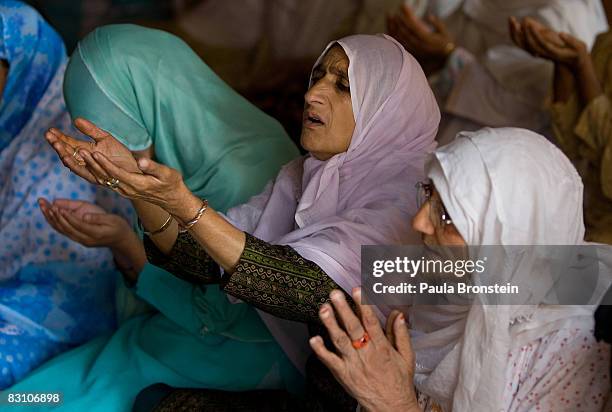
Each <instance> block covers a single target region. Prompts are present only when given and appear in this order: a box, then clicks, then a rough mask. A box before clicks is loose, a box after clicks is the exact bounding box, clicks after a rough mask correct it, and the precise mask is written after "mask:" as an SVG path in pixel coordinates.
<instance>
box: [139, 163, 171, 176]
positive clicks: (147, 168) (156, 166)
mask: <svg viewBox="0 0 612 412" xmlns="http://www.w3.org/2000/svg"><path fill="white" fill-rule="evenodd" d="M138 168H139V169H140V170H141V171H142V173H144V174H147V175H151V176H153V177H156V178H158V179H160V180H164V179H165V178H166V177H167V175H168V172H169V170H170V169H169V168H168V167H166V166H164V165H162V164H160V163H157V162H154V161H153V160H151V159H147V158H144V157H143V158H141V159H138Z"/></svg>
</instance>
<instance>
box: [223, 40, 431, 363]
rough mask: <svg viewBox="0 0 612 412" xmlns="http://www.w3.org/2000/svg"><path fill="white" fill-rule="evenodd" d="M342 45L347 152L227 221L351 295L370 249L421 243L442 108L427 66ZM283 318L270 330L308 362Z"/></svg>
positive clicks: (277, 186)
mask: <svg viewBox="0 0 612 412" xmlns="http://www.w3.org/2000/svg"><path fill="white" fill-rule="evenodd" d="M335 43H336V42H332V43H330V44H329V45H328V46H327V48H326V49H325V51H324V52H323V54H322V55H321V57H319V59H318V60H317V63H316V64H318V62H319V61H320V60H321V59H322V58H323V56H324V55H325V53H326V52H327V50H328V49H329V48H330V47H332V46H333V44H335ZM337 43H338V44H339V45H340V46H341V47H342V48H343V49H344V51H345V52H346V54H347V56H348V58H349V70H348V75H349V82H350V87H351V101H352V105H353V114H354V117H355V123H356V125H355V130H354V132H353V136H352V140H351V143H350V146H349V148H348V150H347V151H346V152H344V153H340V154H337V155H335V156H334V157H332V158H331V159H329V160H327V161H320V160H317V159H315V158H314V157H310V156H307V157H306V158H305V159H304V158H300V159H297V160H296V161H293V162H291V163H289V164H288V165H287V166H285V167H284V168H283V169H282V170H281V172H280V174H279V176H278V177H277V178H276V180H275V181H274V183H273V185H269V186H268V188H267V190H265V191H264V193H262V194H261V195H259V196H256V197H255V198H253V199H251V201H249V202H248V203H247V204H245V205H241V206H238V207H236V208H233V209H231V210H230V211H229V212H228V217H229V219H230V220H231V221H232V222H233V223H234V224H236V225H237V226H238V227H240V228H241V229H242V230H244V231H246V232H249V233H251V234H253V235H254V236H256V237H258V238H260V239H262V240H264V241H267V242H271V243H274V244H284V245H290V246H292V247H293V248H294V249H295V250H296V251H297V252H298V253H299V254H300V255H301V256H303V257H304V258H306V259H309V260H311V261H313V262H315V263H316V264H317V265H319V266H320V267H321V268H322V269H323V270H324V271H325V273H327V274H328V275H329V276H330V277H332V278H333V279H334V280H335V281H336V283H338V285H340V286H341V287H342V288H343V289H344V290H345V291H347V292H350V291H351V289H352V288H353V287H355V286H358V285H360V284H361V267H360V255H361V245H375V244H399V243H409V242H414V241H417V239H418V236H417V235H416V234H415V233H414V232H413V231H412V229H411V228H410V219H411V217H412V216H413V215H414V213H415V212H416V201H415V199H416V192H415V184H416V182H417V181H419V180H421V179H422V178H423V168H424V162H425V159H426V156H427V154H428V153H430V152H431V151H432V150H433V149H434V148H435V142H434V136H435V134H436V131H437V128H438V123H439V121H440V112H439V109H438V106H437V104H436V101H435V98H434V96H433V93H432V91H431V89H430V87H429V85H428V83H427V79H426V78H425V75H424V74H423V71H422V70H421V67H420V66H419V64H418V63H417V62H416V60H415V59H414V58H413V57H412V56H411V55H410V54H408V53H407V52H406V51H405V50H404V48H403V47H402V46H401V45H400V44H399V43H397V42H396V41H395V40H393V39H392V38H390V37H388V36H385V35H376V36H372V35H356V36H350V37H346V38H343V39H340V40H338V41H337ZM316 64H315V66H316ZM262 316H263V317H264V319H268V320H269V316H268V315H265V314H262ZM279 322H280V320H278V319H275V320H274V321H273V322H268V324H269V326H270V328H271V329H272V331H273V333H275V336H276V338H277V339H278V340H279V342H280V343H281V344H283V346H284V348H285V349H286V350H287V351H288V352H289V354H290V355H292V354H293V355H294V356H292V357H293V358H294V360H295V359H296V358H300V359H301V360H299V361H297V362H296V363H302V361H303V360H304V359H305V357H306V355H307V354H308V349H307V340H306V333H305V327H304V326H303V325H301V326H300V327H299V328H300V329H301V330H302V333H298V332H297V329H296V328H297V326H296V325H294V326H295V328H293V329H290V328H289V327H288V326H287V322H284V323H285V325H284V326H282V327H278V325H279ZM275 325H276V327H275Z"/></svg>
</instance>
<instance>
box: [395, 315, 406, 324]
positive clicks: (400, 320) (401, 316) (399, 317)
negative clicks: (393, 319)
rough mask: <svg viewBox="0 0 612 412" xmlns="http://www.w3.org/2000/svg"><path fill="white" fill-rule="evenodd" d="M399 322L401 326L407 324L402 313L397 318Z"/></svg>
mask: <svg viewBox="0 0 612 412" xmlns="http://www.w3.org/2000/svg"><path fill="white" fill-rule="evenodd" d="M397 321H398V322H399V323H400V324H404V323H406V317H405V316H404V314H403V313H400V314H399V315H398V316H397Z"/></svg>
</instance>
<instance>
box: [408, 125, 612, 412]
mask: <svg viewBox="0 0 612 412" xmlns="http://www.w3.org/2000/svg"><path fill="white" fill-rule="evenodd" d="M426 170H427V174H428V176H429V177H430V178H431V179H432V181H433V183H434V185H435V187H436V189H437V190H438V192H439V194H440V197H441V199H442V202H443V203H444V205H445V206H446V208H447V210H448V212H449V214H450V216H451V217H452V219H453V223H454V225H455V226H456V228H457V230H458V231H459V233H460V234H461V235H462V236H463V238H464V240H465V241H466V243H467V244H468V245H502V246H509V245H582V244H584V241H583V238H584V224H583V219H582V191H583V186H582V182H581V180H580V177H579V176H578V174H577V172H576V170H575V169H574V167H573V166H572V164H571V163H570V161H569V160H568V159H567V158H566V157H565V156H564V155H563V153H561V151H560V150H559V149H557V148H556V147H555V146H554V145H552V144H551V143H549V142H548V141H547V140H546V139H545V138H544V137H542V136H540V135H538V134H536V133H533V132H530V131H527V130H523V129H516V128H502V129H488V128H487V129H482V130H480V131H478V132H473V133H461V134H459V135H458V136H457V139H456V140H455V141H454V142H452V143H451V144H449V145H447V146H445V147H443V148H441V149H438V150H437V151H436V152H435V154H434V157H433V158H432V160H431V161H430V162H429V164H428V166H427V168H426ZM529 263H530V262H529ZM540 267H541V266H538V269H535V267H534V266H529V267H527V268H525V266H521V269H520V272H521V273H520V276H521V277H522V278H523V279H527V281H528V282H529V280H531V284H532V285H535V284H537V283H538V282H539V279H540V278H541V277H542V273H540V272H539V268H540ZM601 269H603V270H601V271H600V272H603V273H600V283H601V291H602V295H603V292H605V291H606V290H607V287H608V286H609V285H610V283H611V282H612V275H611V272H610V266H605V267H604V266H602V267H601ZM517 273H518V272H516V273H514V275H513V276H514V277H513V278H512V280H513V282H516V281H518V280H520V279H517V278H516V277H517V276H519V275H517ZM513 284H514V283H513ZM546 288H548V289H544V290H541V291H539V292H538V293H537V296H538V297H537V298H535V299H536V300H537V301H539V302H544V297H545V295H546V294H547V292H548V291H549V290H550V289H551V288H552V286H551V285H546ZM598 290H599V289H598ZM601 297H602V296H599V295H598V296H593V297H592V299H591V301H590V302H589V303H591V304H592V305H588V306H587V305H585V306H569V305H567V306H552V305H542V304H540V305H534V304H533V303H534V302H533V301H530V302H526V303H530V305H512V306H511V305H495V306H494V305H484V304H482V303H481V302H480V301H477V302H474V303H473V304H472V305H471V306H463V307H451V306H448V307H437V308H433V309H431V308H418V307H415V308H413V310H414V312H413V313H412V314H411V319H413V321H414V323H413V326H415V325H423V324H425V323H426V327H427V328H428V329H429V332H428V333H426V334H422V335H421V336H417V337H416V338H415V339H414V349H415V351H416V354H417V377H416V383H417V387H418V388H419V389H421V390H422V391H423V392H425V393H428V394H430V395H431V396H433V397H434V398H435V399H437V400H438V401H439V402H442V403H445V404H446V406H447V408H449V407H450V406H451V405H452V409H453V410H456V411H468V410H469V411H487V412H488V411H498V410H502V409H503V407H502V405H501V402H502V399H503V389H504V385H505V384H506V382H505V380H504V379H505V377H506V373H505V371H506V368H507V367H508V362H507V356H508V353H509V352H510V350H511V349H513V348H516V347H522V346H524V345H525V344H526V343H527V342H529V341H532V340H535V339H539V338H541V337H543V336H545V335H547V334H548V333H551V332H552V331H555V330H558V329H561V328H564V327H567V325H571V324H573V325H577V327H579V328H592V325H593V318H592V315H593V312H594V310H595V305H596V304H597V303H598V302H599V300H600V299H601ZM532 299H534V298H533V297H532ZM538 299H540V300H538ZM536 303H537V302H536ZM427 311H429V313H426V312H427ZM521 319H528V321H526V322H522V323H521V322H517V320H521ZM415 327H416V328H417V329H418V328H420V326H415Z"/></svg>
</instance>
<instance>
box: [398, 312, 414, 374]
mask: <svg viewBox="0 0 612 412" xmlns="http://www.w3.org/2000/svg"><path fill="white" fill-rule="evenodd" d="M393 333H394V335H395V348H396V349H397V351H398V352H399V353H400V355H402V358H404V360H405V361H406V362H408V364H409V365H411V367H413V366H414V352H413V350H412V341H411V340H410V333H409V332H408V326H407V325H406V318H405V317H404V314H403V313H402V314H400V315H398V316H397V317H396V318H395V322H393Z"/></svg>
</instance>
